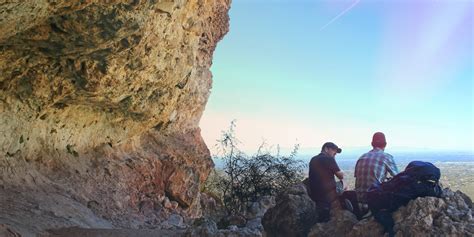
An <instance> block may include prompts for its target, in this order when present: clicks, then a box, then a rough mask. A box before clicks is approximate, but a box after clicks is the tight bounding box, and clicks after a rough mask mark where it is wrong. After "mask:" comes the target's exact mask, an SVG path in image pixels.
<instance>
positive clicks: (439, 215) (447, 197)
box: [393, 189, 474, 236]
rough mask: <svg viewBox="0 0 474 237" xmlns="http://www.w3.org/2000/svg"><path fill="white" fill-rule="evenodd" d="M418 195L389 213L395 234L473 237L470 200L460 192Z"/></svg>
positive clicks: (473, 228)
mask: <svg viewBox="0 0 474 237" xmlns="http://www.w3.org/2000/svg"><path fill="white" fill-rule="evenodd" d="M443 192H444V197H443V198H442V199H441V198H434V197H426V198H418V199H416V200H414V201H411V202H410V203H408V205H407V206H405V207H401V208H400V209H399V210H398V211H397V212H395V213H394V214H393V219H394V220H395V227H394V230H395V232H396V236H417V235H420V234H421V233H423V235H425V236H474V219H473V217H472V216H473V209H472V201H471V200H470V199H469V197H467V196H466V195H465V194H463V193H462V192H460V191H456V192H452V191H451V190H449V189H445V190H444V191H443Z"/></svg>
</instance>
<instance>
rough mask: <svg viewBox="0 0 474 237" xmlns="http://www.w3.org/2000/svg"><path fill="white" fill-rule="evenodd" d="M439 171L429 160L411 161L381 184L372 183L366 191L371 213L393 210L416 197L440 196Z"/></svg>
mask: <svg viewBox="0 0 474 237" xmlns="http://www.w3.org/2000/svg"><path fill="white" fill-rule="evenodd" d="M440 176H441V172H440V170H439V168H438V167H436V166H435V165H433V164H432V163H430V162H423V161H412V162H410V163H409V164H408V165H407V167H406V168H405V170H404V171H402V172H401V173H399V174H397V175H395V177H393V178H392V179H390V180H389V181H387V182H383V183H381V184H374V185H372V187H370V188H369V190H368V192H367V202H368V205H369V209H370V210H371V212H372V213H376V212H378V211H381V210H382V211H388V212H393V211H395V210H397V209H398V208H399V207H400V206H404V205H406V204H407V203H408V202H409V201H410V200H413V199H416V198H417V197H427V196H431V197H441V194H442V190H441V187H440V186H439V183H438V182H439V178H440Z"/></svg>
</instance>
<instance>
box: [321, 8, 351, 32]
mask: <svg viewBox="0 0 474 237" xmlns="http://www.w3.org/2000/svg"><path fill="white" fill-rule="evenodd" d="M359 2H360V0H355V1H354V2H353V3H352V5H350V6H349V7H348V8H346V9H345V10H344V11H342V12H341V13H339V15H337V16H336V17H334V18H332V20H330V21H329V22H328V23H327V24H326V25H324V26H323V27H321V28H320V29H319V30H320V31H321V30H324V29H325V28H326V27H328V26H329V25H330V24H331V23H333V22H334V21H336V20H337V19H339V18H340V17H341V16H343V15H344V14H346V13H347V12H348V11H349V10H351V9H352V8H353V7H355V6H356V5H357V4H358V3H359Z"/></svg>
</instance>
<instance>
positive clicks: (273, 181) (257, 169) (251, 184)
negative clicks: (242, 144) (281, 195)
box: [204, 121, 305, 214]
mask: <svg viewBox="0 0 474 237" xmlns="http://www.w3.org/2000/svg"><path fill="white" fill-rule="evenodd" d="M234 129H235V122H234V121H233V122H231V125H230V128H229V129H228V130H227V131H223V132H222V137H221V139H220V140H218V148H219V153H218V155H217V156H216V157H215V158H216V159H221V160H222V161H223V163H224V167H223V169H222V171H220V170H217V171H213V172H212V173H211V174H210V176H209V178H208V180H207V182H206V184H205V185H204V190H205V191H207V192H210V193H214V194H216V195H217V196H219V197H220V198H221V200H222V202H223V204H224V206H225V208H226V210H227V212H228V213H229V214H236V213H240V212H242V211H244V210H245V208H247V206H248V204H249V203H252V202H255V201H258V199H259V198H260V197H261V196H267V195H276V194H277V193H278V192H280V191H282V190H284V189H285V188H287V187H289V186H290V185H292V184H294V183H296V182H300V181H301V180H302V179H303V176H304V175H303V168H304V167H305V166H304V164H303V162H302V161H299V160H296V159H295V156H296V154H297V151H298V148H299V145H295V146H294V149H293V152H291V154H290V155H288V156H282V155H280V152H279V149H278V151H277V153H276V154H272V152H271V151H270V149H267V148H266V146H265V144H262V146H260V148H259V149H258V151H257V153H256V154H255V155H252V156H248V155H246V154H245V153H243V152H242V151H240V150H239V148H238V140H237V138H236V137H235V131H234Z"/></svg>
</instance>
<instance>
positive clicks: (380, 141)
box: [354, 132, 398, 203]
mask: <svg viewBox="0 0 474 237" xmlns="http://www.w3.org/2000/svg"><path fill="white" fill-rule="evenodd" d="M386 145H387V143H386V141H385V135H384V134H383V133H381V132H378V133H375V134H374V136H373V138H372V146H373V150H371V151H369V152H367V153H365V154H363V155H362V156H361V157H360V158H359V160H358V161H357V164H356V167H355V172H354V177H355V178H356V182H355V190H356V192H357V199H358V201H359V202H360V203H367V198H366V191H367V189H368V188H370V187H371V186H372V185H373V184H375V183H381V182H383V181H384V180H385V179H386V178H387V175H388V174H390V175H391V176H395V175H396V174H397V173H398V168H397V165H396V164H395V160H394V159H393V156H392V155H390V154H388V153H386V152H385V151H384V149H385V146H386Z"/></svg>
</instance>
